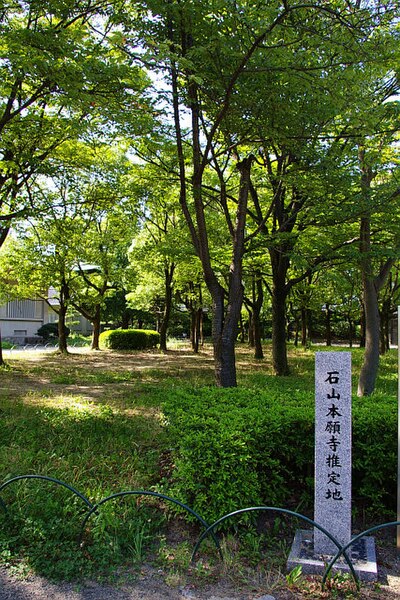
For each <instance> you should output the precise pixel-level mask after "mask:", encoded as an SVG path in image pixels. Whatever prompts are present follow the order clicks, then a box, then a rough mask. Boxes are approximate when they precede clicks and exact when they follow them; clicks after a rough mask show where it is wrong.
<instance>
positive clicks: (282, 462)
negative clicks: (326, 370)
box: [164, 388, 397, 522]
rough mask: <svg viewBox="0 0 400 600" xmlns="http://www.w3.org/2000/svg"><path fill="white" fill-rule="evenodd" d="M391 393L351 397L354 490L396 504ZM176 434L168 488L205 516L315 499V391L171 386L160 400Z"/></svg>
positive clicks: (369, 502) (381, 503)
mask: <svg viewBox="0 0 400 600" xmlns="http://www.w3.org/2000/svg"><path fill="white" fill-rule="evenodd" d="M396 410H397V407H396V401H395V399H389V400H388V401H387V402H385V403H382V404H380V405H379V406H377V405H376V399H375V400H374V399H365V398H364V399H362V400H361V399H354V402H353V415H354V416H353V498H354V504H355V505H356V507H357V506H359V507H360V508H362V509H364V508H365V506H368V509H369V510H370V511H379V512H380V513H381V514H382V512H384V511H385V510H394V509H395V498H396V495H395V489H396V475H397V433H396V427H397V417H396V414H397V413H396ZM164 415H165V420H166V423H167V426H168V427H169V430H170V433H171V434H172V438H173V441H174V448H173V451H172V463H173V471H172V473H171V476H170V478H169V479H168V480H167V481H166V482H165V488H164V489H165V491H166V492H167V493H168V494H170V495H172V496H174V497H176V498H178V499H180V500H181V501H183V502H185V503H187V504H188V505H189V506H191V507H192V508H194V510H196V511H197V512H198V513H199V514H200V515H201V516H203V517H204V518H205V519H207V520H209V521H210V522H211V521H213V520H216V519H217V518H219V517H220V516H222V515H223V514H225V513H228V512H230V511H233V510H236V509H240V508H245V507H247V506H254V505H260V504H263V505H267V506H280V507H286V508H296V506H299V505H301V506H302V507H303V509H305V507H308V509H310V510H311V509H312V507H313V493H314V492H313V485H314V396H313V394H312V393H307V392H306V393H305V392H304V391H300V390H294V391H292V393H291V394H290V397H289V398H287V399H285V398H283V397H277V396H276V394H275V395H274V392H272V394H271V393H269V391H265V390H261V391H258V390H246V389H237V388H234V389H218V388H202V389H186V390H182V389H175V390H172V391H171V392H170V393H169V394H168V395H167V398H166V401H165V403H164Z"/></svg>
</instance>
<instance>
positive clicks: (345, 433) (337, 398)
mask: <svg viewBox="0 0 400 600" xmlns="http://www.w3.org/2000/svg"><path fill="white" fill-rule="evenodd" d="M314 520H315V521H316V522H317V523H318V524H319V525H322V527H324V528H325V529H327V530H328V531H329V532H330V533H331V534H332V535H333V536H334V537H335V538H336V539H337V540H338V542H340V543H341V544H343V545H344V544H347V543H348V542H349V541H350V539H351V353H350V352H317V353H316V355H315V504H314ZM336 551H337V548H336V546H335V545H334V544H333V543H332V542H331V541H330V540H329V538H328V537H327V536H326V535H325V534H324V533H322V532H321V531H320V530H319V529H316V528H315V529H314V552H315V554H328V555H332V554H335V553H336Z"/></svg>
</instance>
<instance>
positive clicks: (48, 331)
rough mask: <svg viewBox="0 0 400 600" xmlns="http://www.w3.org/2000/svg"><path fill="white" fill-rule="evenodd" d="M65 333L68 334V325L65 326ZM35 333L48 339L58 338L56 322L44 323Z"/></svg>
mask: <svg viewBox="0 0 400 600" xmlns="http://www.w3.org/2000/svg"><path fill="white" fill-rule="evenodd" d="M65 333H66V335H67V337H68V336H69V334H70V329H69V327H66V328H65ZM37 335H39V336H40V337H42V338H43V339H44V340H50V339H54V338H58V323H45V324H44V325H42V326H41V327H39V329H38V330H37Z"/></svg>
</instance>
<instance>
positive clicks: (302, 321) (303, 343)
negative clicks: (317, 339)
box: [301, 307, 308, 347]
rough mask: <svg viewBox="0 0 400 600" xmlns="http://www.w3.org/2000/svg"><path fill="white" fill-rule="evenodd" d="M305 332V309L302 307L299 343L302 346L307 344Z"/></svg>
mask: <svg viewBox="0 0 400 600" xmlns="http://www.w3.org/2000/svg"><path fill="white" fill-rule="evenodd" d="M307 333H308V331H307V309H306V308H304V307H303V308H302V309H301V345H302V346H304V347H305V346H307V338H308V335H307Z"/></svg>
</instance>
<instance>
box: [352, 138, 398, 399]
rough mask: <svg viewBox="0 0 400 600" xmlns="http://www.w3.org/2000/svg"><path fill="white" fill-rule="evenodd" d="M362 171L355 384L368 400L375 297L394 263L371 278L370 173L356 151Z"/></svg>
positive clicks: (376, 328)
mask: <svg viewBox="0 0 400 600" xmlns="http://www.w3.org/2000/svg"><path fill="white" fill-rule="evenodd" d="M359 159H360V167H361V189H362V192H363V197H364V200H365V205H366V207H367V208H366V210H365V212H364V214H363V216H362V217H361V225H360V256H361V260H360V264H361V278H362V287H363V305H364V316H365V353H364V360H363V364H362V367H361V372H360V377H359V380H358V392H357V394H358V396H369V395H371V394H372V392H373V391H374V389H375V383H376V378H377V375H378V368H379V338H380V335H379V333H380V319H379V305H378V294H379V292H380V290H381V289H382V287H383V285H384V283H385V281H386V279H387V277H388V275H389V272H390V269H391V267H392V265H393V263H394V259H388V260H387V261H386V262H385V263H384V265H383V266H382V267H381V269H380V272H379V274H378V275H377V276H374V274H373V265H372V257H371V246H372V242H371V212H370V208H369V204H370V201H371V199H370V188H371V182H372V180H373V177H374V175H373V171H372V169H371V167H370V165H368V163H367V161H365V152H364V149H363V148H361V149H360V150H359Z"/></svg>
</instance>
